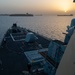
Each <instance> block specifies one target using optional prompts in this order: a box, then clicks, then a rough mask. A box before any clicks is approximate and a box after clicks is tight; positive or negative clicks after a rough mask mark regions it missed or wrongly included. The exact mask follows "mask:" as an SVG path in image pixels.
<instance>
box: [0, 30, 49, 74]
mask: <svg viewBox="0 0 75 75" xmlns="http://www.w3.org/2000/svg"><path fill="white" fill-rule="evenodd" d="M35 35H36V36H37V37H38V40H37V41H36V42H33V43H27V42H25V37H26V35H25V33H16V34H14V33H11V30H10V29H9V30H8V31H7V32H6V34H5V36H4V39H5V40H6V41H2V44H1V46H0V60H1V61H2V66H1V67H2V68H3V69H2V70H0V75H22V71H27V70H28V68H27V64H28V59H27V58H26V56H25V54H24V52H26V51H32V50H38V49H41V48H48V45H49V43H50V40H47V39H45V38H44V37H42V36H40V35H38V34H35ZM41 45H42V46H41ZM35 75H37V74H35ZM39 75H44V73H43V72H42V74H41V73H39Z"/></svg>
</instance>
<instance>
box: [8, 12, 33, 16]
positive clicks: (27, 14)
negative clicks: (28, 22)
mask: <svg viewBox="0 0 75 75" xmlns="http://www.w3.org/2000/svg"><path fill="white" fill-rule="evenodd" d="M9 16H33V14H29V13H26V14H10V15H9Z"/></svg>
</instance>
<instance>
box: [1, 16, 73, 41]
mask: <svg viewBox="0 0 75 75" xmlns="http://www.w3.org/2000/svg"><path fill="white" fill-rule="evenodd" d="M72 18H74V16H34V17H10V16H0V41H1V40H2V38H3V35H4V34H5V32H6V31H7V29H8V28H10V27H11V26H12V24H13V23H17V24H18V26H21V27H25V28H27V29H30V30H32V31H34V32H37V33H39V34H41V35H43V36H45V37H47V38H51V39H59V40H61V41H63V40H64V37H65V35H64V34H62V32H66V26H67V25H70V23H71V19H72Z"/></svg>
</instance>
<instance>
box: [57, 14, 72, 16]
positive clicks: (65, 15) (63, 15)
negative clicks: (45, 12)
mask: <svg viewBox="0 0 75 75" xmlns="http://www.w3.org/2000/svg"><path fill="white" fill-rule="evenodd" d="M57 16H73V14H69V15H57Z"/></svg>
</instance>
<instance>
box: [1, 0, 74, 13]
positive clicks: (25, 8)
mask: <svg viewBox="0 0 75 75" xmlns="http://www.w3.org/2000/svg"><path fill="white" fill-rule="evenodd" d="M0 12H4V13H5V12H6V13H25V12H39V13H40V12H50V13H59V12H61V13H65V12H66V13H75V3H73V0H0Z"/></svg>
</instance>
